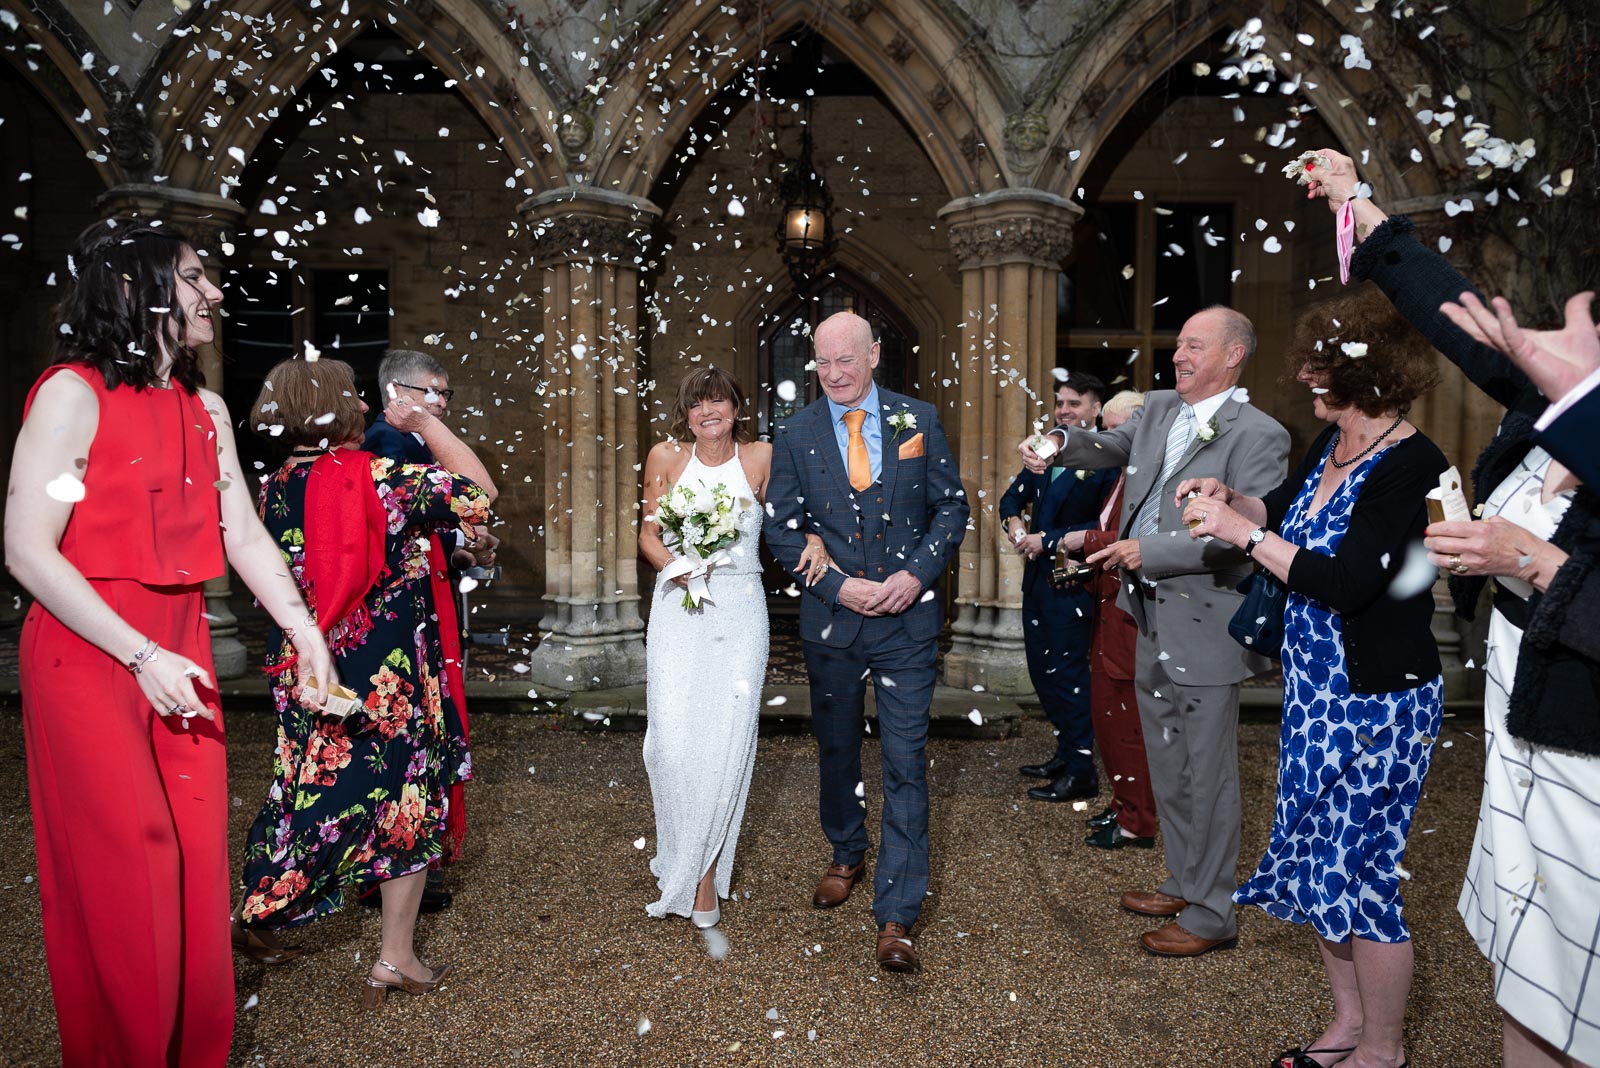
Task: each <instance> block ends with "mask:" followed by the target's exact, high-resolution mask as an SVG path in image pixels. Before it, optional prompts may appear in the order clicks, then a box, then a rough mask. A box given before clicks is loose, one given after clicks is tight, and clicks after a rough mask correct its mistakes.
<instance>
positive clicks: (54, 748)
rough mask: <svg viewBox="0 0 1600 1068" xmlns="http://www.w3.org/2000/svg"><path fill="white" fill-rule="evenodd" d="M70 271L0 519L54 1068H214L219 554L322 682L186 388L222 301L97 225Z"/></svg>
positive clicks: (188, 253) (215, 418)
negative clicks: (208, 605) (214, 647)
mask: <svg viewBox="0 0 1600 1068" xmlns="http://www.w3.org/2000/svg"><path fill="white" fill-rule="evenodd" d="M69 266H70V267H71V269H72V273H73V276H74V279H75V281H74V284H73V286H72V288H71V290H70V291H69V293H68V295H67V297H66V299H65V300H64V301H63V303H62V305H61V307H60V309H59V311H58V323H57V327H58V330H57V362H56V365H55V366H52V367H51V368H49V369H48V370H47V371H46V372H45V373H44V375H42V376H41V377H40V379H39V381H38V383H37V384H36V385H35V386H34V388H33V391H32V393H31V394H30V395H29V397H28V407H27V410H26V414H25V416H24V420H23V425H22V432H21V434H20V435H19V436H18V438H17V445H16V452H15V456H14V459H13V463H12V469H11V483H10V488H9V491H8V493H7V502H6V515H5V551H6V565H7V567H8V568H9V569H10V571H11V573H12V574H13V575H14V576H15V577H16V578H17V580H18V581H19V582H21V583H22V585H23V586H24V587H26V589H27V590H28V592H29V593H30V594H32V595H33V597H34V605H33V608H32V610H31V611H29V613H28V617H27V621H26V623H25V624H24V626H23V633H22V665H21V672H22V716H23V728H24V731H25V732H26V736H27V752H28V786H29V793H30V795H31V799H32V808H33V823H34V840H35V844H36V847H37V850H38V859H39V884H40V887H39V888H40V898H41V902H42V906H43V914H44V938H45V950H46V956H47V958H48V960H49V965H50V984H51V989H52V992H53V993H54V997H55V1006H56V1020H57V1023H58V1025H59V1027H60V1031H61V1053H62V1062H63V1064H65V1065H67V1066H69V1068H75V1066H78V1065H93V1066H101V1065H129V1066H139V1068H145V1066H152V1065H172V1066H185V1068H187V1066H191V1065H192V1066H211V1065H221V1064H223V1063H224V1062H225V1061H226V1060H227V1056H228V1045H229V1042H230V1040H231V1038H232V1034H233V1011H234V1005H233V1000H234V999H233V961H232V956H231V953H230V951H229V938H230V935H229V923H228V913H229V900H228V898H229V879H228V857H227V830H228V827H227V822H228V810H227V797H228V794H227V774H226V767H225V765H224V753H223V730H222V718H221V714H220V710H219V709H218V707H217V694H216V689H215V687H214V686H213V684H212V678H211V645H210V635H209V632H208V629H207V626H206V623H205V620H204V615H203V613H204V607H205V602H204V600H203V599H202V596H201V584H202V583H203V582H204V581H205V580H207V579H209V578H213V577H215V576H217V575H220V574H221V573H222V569H223V556H224V553H226V555H227V559H228V561H229V562H231V563H232V564H233V566H234V568H235V570H237V571H238V573H239V576H240V578H241V579H243V580H244V582H245V584H246V585H247V586H249V587H250V589H251V590H252V591H254V593H255V594H256V596H257V597H258V598H259V599H260V601H261V604H262V606H263V607H264V608H265V609H266V610H267V611H268V612H269V613H271V615H272V617H273V618H274V619H275V620H277V621H278V622H279V623H280V624H281V625H282V626H284V627H287V628H291V629H293V630H294V633H295V643H296V649H297V651H298V652H299V654H300V663H301V664H302V665H304V666H303V668H302V670H303V671H304V672H305V673H306V674H312V673H314V674H316V676H317V678H318V681H319V683H320V685H321V686H322V687H326V685H327V682H328V680H329V679H330V678H331V677H332V661H331V659H330V658H329V656H328V650H327V647H326V645H325V644H324V642H323V640H322V636H321V634H320V632H319V631H318V630H317V628H316V627H315V626H303V625H302V622H303V621H304V620H305V618H306V614H307V613H306V608H305V605H304V603H303V602H302V600H301V598H300V594H299V591H298V590H297V589H296V588H295V586H294V583H293V582H292V581H291V580H290V578H289V576H288V575H287V574H286V573H285V571H284V569H283V565H282V561H281V559H280V557H279V555H278V552H277V549H276V547H275V546H274V545H273V544H272V541H271V539H270V538H269V537H268V536H267V533H266V531H265V529H264V528H263V527H262V526H261V523H260V522H259V520H257V518H256V515H255V508H254V502H253V501H252V500H251V498H250V493H249V489H248V487H247V485H246V483H245V480H244V478H243V477H242V473H241V471H240V468H239V462H238V456H237V453H236V451H235V448H234V443H233V434H232V430H231V426H230V423H229V420H228V415H227V411H226V410H225V409H224V407H223V404H222V400H221V398H219V397H218V396H217V395H216V394H214V393H210V392H208V391H206V390H204V389H202V388H200V369H199V363H198V360H197V357H196V355H195V350H196V349H197V348H198V347H199V346H202V345H207V344H210V343H211V342H212V340H213V339H214V337H215V328H214V326H213V322H212V314H213V312H214V310H215V308H216V306H217V304H218V302H219V301H220V299H221V297H222V294H221V292H220V291H218V290H217V288H216V287H215V286H213V285H212V284H211V283H210V282H209V281H207V280H206V276H205V271H204V268H203V267H202V266H201V263H200V260H199V257H198V256H197V255H196V254H195V251H194V249H193V248H192V247H190V245H189V244H188V243H187V242H186V241H185V240H184V239H183V238H182V236H181V235H179V234H177V233H175V232H173V231H172V230H171V228H169V227H165V226H160V225H159V224H157V225H148V224H144V223H141V222H139V221H136V220H130V219H111V220H106V221H104V222H100V223H96V224H95V225H94V226H91V227H90V228H89V229H88V230H87V231H85V232H84V234H83V236H82V237H81V238H80V239H79V242H78V246H77V248H76V249H75V250H74V253H73V256H72V260H71V262H70V264H69ZM324 696H325V692H324Z"/></svg>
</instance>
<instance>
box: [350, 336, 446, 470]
mask: <svg viewBox="0 0 1600 1068" xmlns="http://www.w3.org/2000/svg"><path fill="white" fill-rule="evenodd" d="M455 392H456V391H455V390H453V389H451V388H450V375H449V373H448V372H447V371H445V369H444V368H443V367H441V366H440V365H439V361H438V360H435V359H434V358H433V357H432V356H429V355H428V354H427V353H426V352H416V351H413V350H411V349H390V350H389V351H388V352H386V353H384V354H383V362H382V363H380V364H379V365H378V400H379V405H378V407H379V409H380V410H379V413H378V418H377V419H375V420H373V422H372V426H371V428H370V429H368V430H367V437H366V440H365V441H363V442H362V444H361V447H362V448H363V449H365V450H366V451H367V452H370V453H373V454H374V455H377V456H386V457H388V458H389V459H391V460H396V461H400V462H402V463H408V464H431V463H433V453H432V452H431V451H429V449H428V446H426V445H424V444H423V443H422V435H421V434H418V433H417V432H416V428H415V427H414V426H412V425H411V424H412V421H413V420H419V421H420V419H421V416H420V415H418V414H417V413H415V412H408V413H407V415H409V416H411V417H412V418H411V419H402V420H401V423H402V425H401V426H395V425H394V424H392V423H390V422H389V420H388V418H387V415H388V411H387V409H388V408H389V407H390V405H392V404H393V403H394V402H395V401H400V402H401V403H404V404H409V405H411V406H412V407H415V408H421V409H422V410H423V411H425V412H427V413H428V414H429V415H431V416H433V417H434V418H435V419H443V418H444V414H445V412H446V411H448V410H449V408H450V398H451V397H453V396H455Z"/></svg>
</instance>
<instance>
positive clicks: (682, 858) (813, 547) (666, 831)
mask: <svg viewBox="0 0 1600 1068" xmlns="http://www.w3.org/2000/svg"><path fill="white" fill-rule="evenodd" d="M745 416H746V405H745V398H744V391H743V390H741V389H740V388H739V383H738V381H737V380H736V379H735V378H734V377H733V376H732V375H731V374H729V373H728V372H726V371H723V370H721V369H719V368H716V367H706V368H701V369H699V370H696V371H694V372H692V373H691V374H690V375H689V376H688V377H687V378H685V379H684V381H683V383H682V385H680V386H679V388H678V397H677V401H676V402H675V403H674V405H673V409H672V420H671V427H670V429H669V434H670V435H671V438H670V439H669V440H667V441H663V442H661V443H659V444H657V445H656V446H655V447H654V448H652V449H651V450H650V455H649V458H648V459H647V460H646V461H645V468H644V521H643V522H641V523H640V524H639V549H640V552H641V553H643V555H644V557H645V559H646V560H647V561H649V563H650V566H651V567H653V568H655V569H656V571H657V572H660V571H662V570H663V569H666V568H667V567H668V565H669V564H671V563H672V562H673V561H674V560H675V559H676V557H675V556H674V554H673V552H672V550H670V549H669V548H668V547H667V546H666V544H665V543H664V542H663V541H662V535H661V526H660V525H659V524H658V523H656V522H654V521H653V517H654V516H655V513H656V510H657V507H658V504H657V502H658V501H659V499H660V498H661V497H662V496H664V495H665V494H667V493H669V492H671V491H672V490H673V489H674V488H676V487H677V486H679V485H684V486H703V487H705V488H706V489H708V490H709V489H713V488H715V487H717V486H719V485H721V486H723V487H725V488H726V489H727V491H728V493H730V494H731V495H732V496H733V498H734V499H735V500H736V501H739V502H741V505H740V506H741V511H740V513H739V517H738V529H739V537H738V540H736V541H735V542H734V543H733V545H732V546H731V547H730V548H729V549H728V550H727V551H726V552H727V556H728V558H729V559H728V562H727V563H723V564H718V565H716V566H715V567H714V568H713V569H712V570H711V573H710V575H709V577H708V578H707V580H706V584H707V587H708V590H709V593H708V595H707V597H706V599H705V601H704V602H703V603H702V605H701V606H700V607H699V608H687V607H685V606H684V603H683V602H684V597H683V591H684V588H685V587H686V586H687V583H688V578H687V577H686V576H681V575H680V576H678V577H675V578H660V577H658V578H657V580H656V587H655V598H654V600H653V602H652V604H651V609H650V625H649V628H648V629H647V630H646V632H645V660H646V667H647V672H648V689H647V691H646V705H647V707H648V716H649V720H648V722H649V725H648V727H647V728H646V731H645V737H644V766H645V771H646V772H647V773H648V774H649V776H650V792H651V794H652V795H653V796H654V798H655V810H656V855H655V857H654V859H652V860H651V861H650V871H651V873H652V874H653V875H655V877H656V883H657V886H658V887H659V888H660V891H661V897H660V899H659V900H657V901H654V902H652V903H651V904H649V905H647V906H646V907H645V911H646V912H648V913H649V914H650V915H651V916H654V917H656V918H658V919H659V918H661V917H664V916H669V915H677V916H689V917H690V918H691V919H692V920H693V922H694V925H695V926H696V927H700V928H707V927H712V926H715V925H716V924H717V923H718V921H719V920H720V919H721V913H722V910H721V906H720V902H721V900H722V899H723V898H725V897H727V896H728V886H729V878H730V876H731V874H732V872H733V856H734V848H735V846H736V845H737V844H738V840H739V826H740V824H741V823H742V822H743V820H744V803H745V796H746V795H747V794H748V793H749V791H750V773H751V770H752V769H753V768H754V766H755V758H756V721H757V717H758V715H759V712H760V706H761V685H762V682H763V681H764V680H765V678H766V673H767V637H768V631H767V600H766V594H765V592H764V591H763V589H762V583H761V556H760V538H761V521H762V518H763V508H762V506H763V504H764V502H765V494H766V489H767V477H768V475H769V474H770V473H771V470H772V446H771V445H769V444H767V443H765V442H758V441H751V440H750V438H751V435H750V431H749V428H748V426H747V424H746V422H745ZM691 438H692V440H691ZM741 443H742V444H741ZM828 566H829V560H828V555H827V552H826V550H824V549H823V548H822V541H821V539H820V538H815V537H813V538H808V539H807V547H806V551H805V555H804V556H803V557H802V559H801V561H800V566H799V567H796V568H795V569H794V570H796V571H797V572H798V571H804V573H805V577H806V579H807V581H811V580H813V579H815V578H817V577H820V576H821V574H822V573H823V572H824V571H826V570H827V568H828Z"/></svg>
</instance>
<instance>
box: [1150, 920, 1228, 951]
mask: <svg viewBox="0 0 1600 1068" xmlns="http://www.w3.org/2000/svg"><path fill="white" fill-rule="evenodd" d="M1139 944H1140V945H1141V946H1143V947H1144V948H1145V952H1147V953H1154V954H1155V955H1156V956H1158V957H1198V956H1199V955H1200V954H1202V953H1210V952H1211V951H1212V950H1213V949H1232V948H1233V947H1234V946H1236V945H1238V944H1239V936H1238V935H1234V936H1233V937H1231V938H1201V937H1200V936H1199V935H1197V934H1190V933H1189V932H1188V931H1185V930H1184V929H1183V928H1182V927H1179V926H1178V925H1177V924H1175V923H1169V924H1167V925H1166V926H1165V927H1158V928H1156V929H1155V930H1154V931H1146V932H1145V933H1144V934H1142V935H1140V936H1139Z"/></svg>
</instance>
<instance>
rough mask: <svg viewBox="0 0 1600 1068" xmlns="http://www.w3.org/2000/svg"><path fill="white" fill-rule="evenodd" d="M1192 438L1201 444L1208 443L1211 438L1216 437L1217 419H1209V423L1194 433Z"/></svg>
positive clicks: (1213, 417)
mask: <svg viewBox="0 0 1600 1068" xmlns="http://www.w3.org/2000/svg"><path fill="white" fill-rule="evenodd" d="M1194 436H1195V437H1197V438H1199V439H1200V440H1201V441H1203V442H1204V441H1210V440H1211V439H1212V438H1215V437H1216V436H1217V417H1216V416H1214V415H1213V416H1212V417H1211V422H1209V423H1207V424H1206V425H1205V426H1203V427H1201V428H1200V429H1198V430H1196V431H1195V432H1194Z"/></svg>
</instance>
